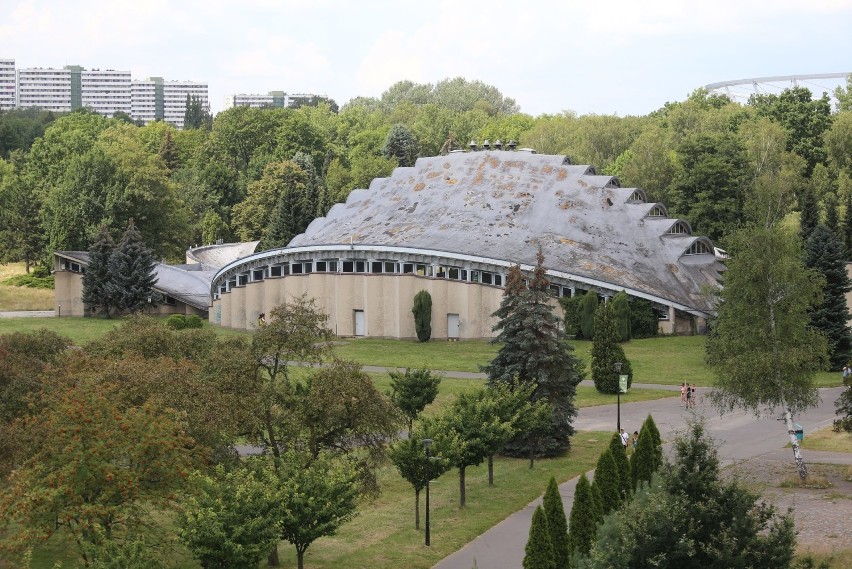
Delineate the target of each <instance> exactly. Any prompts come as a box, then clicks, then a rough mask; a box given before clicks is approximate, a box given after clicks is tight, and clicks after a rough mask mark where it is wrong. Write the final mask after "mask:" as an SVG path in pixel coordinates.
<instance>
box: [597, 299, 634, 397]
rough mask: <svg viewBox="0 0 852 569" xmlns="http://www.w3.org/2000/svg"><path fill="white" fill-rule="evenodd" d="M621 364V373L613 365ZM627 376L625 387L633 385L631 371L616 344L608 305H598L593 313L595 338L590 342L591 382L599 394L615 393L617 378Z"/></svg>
mask: <svg viewBox="0 0 852 569" xmlns="http://www.w3.org/2000/svg"><path fill="white" fill-rule="evenodd" d="M616 362H621V371H620V372H619V371H616V370H615V363H616ZM619 375H626V376H627V387H628V388H629V387H630V384H631V383H633V369H632V367H631V366H630V361H629V360H628V359H627V356H625V355H624V349H623V348H622V347H621V345H620V344H619V343H618V337H617V334H616V331H615V325H614V323H613V318H612V307H611V305H610V304H600V305H598V308H597V311H596V312H595V337H594V339H593V340H592V380H593V381H594V382H595V388H596V389H597V390H598V391H600V392H601V393H617V391H618V376H619Z"/></svg>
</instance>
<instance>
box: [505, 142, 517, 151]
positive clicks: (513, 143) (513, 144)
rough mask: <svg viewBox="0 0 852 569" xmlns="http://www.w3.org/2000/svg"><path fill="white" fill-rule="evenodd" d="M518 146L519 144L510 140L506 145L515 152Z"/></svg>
mask: <svg viewBox="0 0 852 569" xmlns="http://www.w3.org/2000/svg"><path fill="white" fill-rule="evenodd" d="M517 146H518V143H517V142H515V141H514V140H510V141H509V142H507V143H506V147H507V148H508V149H509V150H514V149H515V148H516V147H517Z"/></svg>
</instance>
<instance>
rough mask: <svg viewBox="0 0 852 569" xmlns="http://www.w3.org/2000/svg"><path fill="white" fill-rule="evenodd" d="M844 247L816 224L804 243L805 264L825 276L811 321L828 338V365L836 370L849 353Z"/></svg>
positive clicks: (851, 336)
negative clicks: (820, 297)
mask: <svg viewBox="0 0 852 569" xmlns="http://www.w3.org/2000/svg"><path fill="white" fill-rule="evenodd" d="M844 253H845V251H844V246H843V243H842V242H841V240H840V238H839V237H838V236H837V233H835V232H834V231H832V230H831V229H829V228H828V227H826V226H825V225H822V224H820V225H817V226H816V228H815V229H814V230H813V232H812V233H811V235H810V237H809V238H808V240H807V242H806V243H805V266H806V267H808V268H809V269H813V270H815V271H817V272H818V273H819V274H821V275H822V277H823V278H824V280H825V286H824V287H823V289H822V292H823V295H822V303H821V304H819V305H818V306H816V307H815V308H814V309H813V310H812V311H811V325H812V326H813V327H814V328H816V329H817V330H820V331H821V332H822V333H823V334H825V337H826V340H827V341H828V361H829V368H830V369H831V370H834V371H839V370H840V369H841V368H842V367H843V366H845V365H846V364H847V363H848V362H849V360H850V357H852V333H850V331H849V326H848V324H847V319H848V312H849V309H848V307H847V306H846V293H847V292H849V290H850V289H852V283H850V281H849V276H848V275H847V274H846V262H845V257H846V256H845V254H844Z"/></svg>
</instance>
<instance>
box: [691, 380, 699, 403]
mask: <svg viewBox="0 0 852 569" xmlns="http://www.w3.org/2000/svg"><path fill="white" fill-rule="evenodd" d="M697 402H698V395H696V393H695V384H694V383H693V384H692V406H693V407H695V404H696V403H697Z"/></svg>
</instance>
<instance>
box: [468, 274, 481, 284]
mask: <svg viewBox="0 0 852 569" xmlns="http://www.w3.org/2000/svg"><path fill="white" fill-rule="evenodd" d="M470 282H472V283H478V282H479V271H471V272H470Z"/></svg>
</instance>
